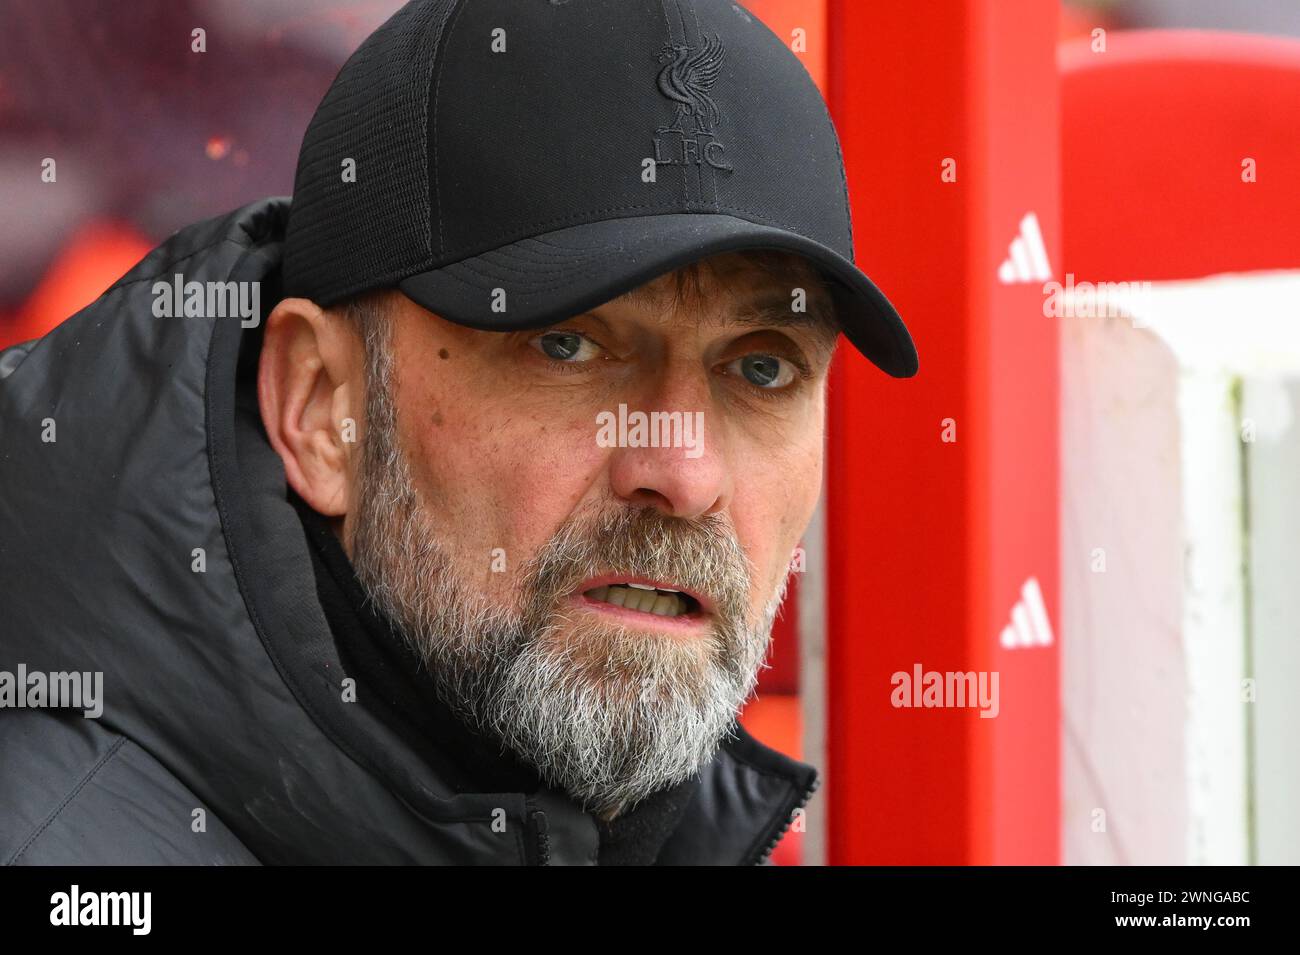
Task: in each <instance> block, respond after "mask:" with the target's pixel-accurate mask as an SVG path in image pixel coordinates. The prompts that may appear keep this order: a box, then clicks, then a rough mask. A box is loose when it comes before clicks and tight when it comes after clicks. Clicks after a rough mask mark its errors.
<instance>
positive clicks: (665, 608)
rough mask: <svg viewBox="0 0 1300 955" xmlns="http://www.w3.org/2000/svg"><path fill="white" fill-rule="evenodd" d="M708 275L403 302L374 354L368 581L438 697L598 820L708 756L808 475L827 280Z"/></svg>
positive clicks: (365, 515)
mask: <svg viewBox="0 0 1300 955" xmlns="http://www.w3.org/2000/svg"><path fill="white" fill-rule="evenodd" d="M709 266H710V268H706V269H705V270H703V271H702V272H701V275H700V277H701V279H702V283H703V284H702V286H701V291H702V293H703V294H702V295H699V296H694V295H687V296H686V297H685V298H684V299H682V300H674V297H673V295H672V290H673V288H672V283H671V278H670V277H665V278H663V279H660V280H658V281H656V282H654V283H650V284H649V285H648V286H645V287H643V288H642V289H640V290H638V291H637V292H636V293H633V294H632V295H630V296H624V297H622V298H620V299H615V300H613V301H611V302H608V303H606V304H605V305H602V306H600V307H598V308H596V309H593V310H592V311H591V312H589V313H587V314H584V315H579V316H575V317H573V318H572V319H569V320H567V321H564V322H561V323H559V324H557V325H554V326H551V327H549V328H546V329H542V330H533V331H527V332H519V333H508V334H507V333H500V332H484V331H477V330H472V329H467V328H464V327H461V326H458V325H454V324H452V323H449V322H446V321H443V320H441V319H439V318H437V317H436V316H432V315H431V314H430V313H428V312H427V311H425V310H423V309H421V308H420V307H419V306H417V305H415V304H414V303H412V302H411V301H410V300H408V299H406V298H405V297H404V296H400V295H393V296H391V297H390V299H389V303H390V304H389V318H388V322H389V325H388V336H389V337H388V340H387V347H386V348H384V347H380V348H379V349H378V350H379V351H380V352H382V353H384V354H382V355H380V356H378V357H379V359H380V360H379V362H378V363H376V356H375V355H372V356H371V366H370V372H369V374H368V378H369V379H370V380H369V381H368V383H367V390H368V395H367V423H366V426H365V427H366V433H365V435H364V437H363V443H365V444H367V445H368V446H367V447H366V448H365V450H364V453H363V455H362V456H361V460H360V463H359V464H358V466H357V472H356V476H355V480H353V481H352V482H351V487H350V492H349V497H350V498H351V502H350V504H349V508H348V513H347V517H346V519H345V522H344V525H343V538H344V541H345V543H346V545H347V546H348V548H349V551H350V553H351V556H352V558H353V562H354V564H355V565H356V567H357V572H358V575H359V576H360V577H361V579H362V582H363V583H364V584H365V585H366V586H367V588H368V589H370V590H371V592H372V593H374V594H375V596H376V599H377V600H378V601H379V603H380V605H381V607H383V608H384V609H385V610H386V611H387V612H388V613H389V614H390V616H392V617H394V618H395V620H396V621H397V622H398V623H399V624H400V625H401V627H402V629H403V630H404V632H405V633H406V635H407V636H408V638H409V639H410V640H411V641H412V643H413V645H414V646H416V648H417V649H418V650H420V652H421V653H423V654H424V656H425V657H426V659H428V661H429V663H430V669H431V672H433V673H434V674H435V677H436V678H438V679H439V680H440V682H441V683H442V685H443V688H444V695H445V696H447V697H448V699H449V702H451V703H452V704H453V705H454V706H456V707H457V708H458V709H459V710H460V711H461V712H462V713H463V714H464V715H465V716H466V717H467V718H469V719H471V720H472V721H473V722H474V723H476V724H478V725H479V727H480V728H481V729H485V730H489V731H491V732H493V733H495V734H496V735H498V736H500V737H504V738H505V740H506V742H507V743H508V744H509V745H510V746H511V747H512V748H513V749H514V750H515V751H516V752H519V753H520V754H521V755H522V756H523V757H524V758H525V759H526V760H528V761H529V762H532V763H533V764H534V765H536V766H537V767H538V769H539V770H540V771H541V772H542V774H543V776H545V777H547V778H548V779H549V780H550V781H551V782H552V783H553V784H558V785H561V786H563V787H564V788H567V789H568V790H569V791H570V792H571V793H573V794H574V795H575V796H577V797H578V798H580V799H582V800H583V801H584V802H586V803H588V804H589V805H590V806H593V807H594V808H596V809H598V810H600V811H603V812H606V813H609V812H614V811H617V810H618V809H619V808H620V807H626V806H627V805H628V804H630V803H633V802H635V801H637V800H639V799H640V798H642V797H644V796H645V795H648V794H649V793H650V792H653V791H654V790H655V789H657V788H662V787H663V786H665V785H670V784H672V783H675V782H678V781H680V780H681V779H683V778H685V776H686V775H689V774H690V773H691V772H693V771H694V770H695V769H698V768H699V766H700V765H701V764H702V763H703V762H705V761H707V759H708V758H710V757H711V755H712V751H713V749H714V747H715V746H716V744H717V742H718V741H719V739H720V737H721V735H722V734H723V733H724V732H725V729H726V726H727V725H728V724H729V722H730V719H731V718H733V717H734V715H735V713H736V710H737V709H738V708H739V706H740V705H741V704H742V703H743V702H744V700H745V699H746V698H747V696H748V695H749V694H750V693H751V692H752V688H753V684H754V681H755V679H756V675H757V670H758V669H759V667H760V665H761V662H762V660H763V657H764V656H765V653H766V649H767V642H768V638H769V634H770V628H771V623H772V614H773V613H774V612H775V610H776V608H777V605H778V602H779V599H780V596H781V594H782V593H783V590H784V584H785V580H786V576H787V573H788V569H789V565H790V561H791V557H792V555H793V552H794V549H795V547H796V545H797V544H798V542H799V538H800V535H801V534H802V533H803V530H804V528H805V527H806V526H807V523H808V520H809V519H810V517H811V515H812V511H813V508H814V507H815V505H816V500H817V496H818V493H819V491H820V487H821V474H822V442H823V422H824V413H825V383H826V373H827V368H828V365H829V361H830V357H831V352H832V350H833V347H834V340H835V339H834V334H835V333H834V330H833V328H832V327H831V326H830V325H829V324H828V322H827V321H826V320H825V319H824V318H822V317H821V315H820V313H819V305H820V304H821V300H820V299H819V297H820V296H824V295H825V294H826V293H825V292H824V290H823V289H821V288H820V286H819V285H818V284H816V283H815V280H814V279H813V278H812V276H811V275H800V274H798V273H796V274H795V275H794V276H792V277H791V276H785V275H783V276H781V277H779V278H778V277H774V276H773V275H771V274H769V273H767V272H766V271H763V270H761V269H758V268H757V267H755V266H754V265H753V264H752V263H750V262H749V261H748V260H747V259H746V258H745V257H743V256H739V255H725V256H719V257H716V258H714V259H712V260H710V262H709ZM796 287H798V288H801V289H803V290H805V294H806V296H807V299H808V304H807V311H806V312H804V311H796V310H795V309H794V308H792V303H794V302H796V301H797V299H796V297H795V296H796V293H795V288H796ZM385 355H386V356H387V361H388V364H387V366H386V367H383V365H384V357H385ZM384 378H387V381H386V382H385V381H383V380H382V379H384ZM376 379H380V380H376ZM656 413H658V415H656ZM639 415H644V419H643V420H642V424H643V425H644V426H643V427H642V428H641V429H640V430H638V429H637V424H638V420H639ZM664 422H667V426H666V427H665V426H664ZM620 425H622V427H620ZM661 428H662V429H663V430H660V429H661ZM652 434H653V437H652ZM660 439H663V440H660ZM665 444H666V445H668V446H663V445H665ZM654 445H659V446H654ZM674 445H675V446H674ZM650 587H654V588H657V589H658V593H655V592H654V591H652V590H649V589H647V588H650ZM674 592H675V593H674Z"/></svg>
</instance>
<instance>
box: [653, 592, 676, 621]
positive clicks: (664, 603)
mask: <svg viewBox="0 0 1300 955" xmlns="http://www.w3.org/2000/svg"><path fill="white" fill-rule="evenodd" d="M680 606H681V601H680V600H678V599H677V598H676V597H674V596H673V595H672V594H660V595H659V596H658V597H656V598H655V605H654V606H653V607H651V608H650V612H651V613H653V614H657V615H658V616H660V617H675V616H677V614H678V613H679V612H680V611H679V610H678V609H677V608H678V607H680Z"/></svg>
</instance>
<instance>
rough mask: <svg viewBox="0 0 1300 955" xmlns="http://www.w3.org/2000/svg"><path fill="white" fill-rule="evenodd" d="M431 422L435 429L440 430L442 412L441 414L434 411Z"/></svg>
mask: <svg viewBox="0 0 1300 955" xmlns="http://www.w3.org/2000/svg"><path fill="white" fill-rule="evenodd" d="M432 421H433V424H434V426H435V427H438V428H441V427H442V412H441V411H435V412H434V413H433V418H432Z"/></svg>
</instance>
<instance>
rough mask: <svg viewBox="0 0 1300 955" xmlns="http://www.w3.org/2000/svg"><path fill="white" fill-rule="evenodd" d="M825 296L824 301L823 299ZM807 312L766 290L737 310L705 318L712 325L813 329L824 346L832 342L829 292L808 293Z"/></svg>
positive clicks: (835, 326) (834, 331)
mask: <svg viewBox="0 0 1300 955" xmlns="http://www.w3.org/2000/svg"><path fill="white" fill-rule="evenodd" d="M823 298H824V301H823V300H822V299H823ZM806 305H807V311H803V312H796V311H795V310H794V309H793V308H792V298H791V297H790V296H787V295H785V294H783V293H768V294H766V295H761V296H759V297H758V298H756V299H753V300H750V301H745V302H743V303H742V304H741V305H740V306H739V307H738V308H737V309H735V310H733V311H729V312H726V313H725V314H724V315H721V316H717V317H714V316H710V317H709V318H707V319H704V321H706V322H708V323H709V324H711V325H714V326H720V325H733V324H734V325H741V326H744V327H747V328H768V327H776V328H801V329H806V330H808V331H810V332H812V333H813V334H814V335H815V336H816V337H817V338H818V339H819V341H820V342H821V344H823V345H824V346H825V347H826V348H828V349H829V348H831V347H833V346H834V344H835V340H836V337H837V336H838V335H839V333H840V327H839V322H838V321H836V318H835V306H834V303H833V301H832V300H831V298H830V293H829V292H826V293H824V295H823V296H818V295H816V294H809V296H808V301H807V303H806Z"/></svg>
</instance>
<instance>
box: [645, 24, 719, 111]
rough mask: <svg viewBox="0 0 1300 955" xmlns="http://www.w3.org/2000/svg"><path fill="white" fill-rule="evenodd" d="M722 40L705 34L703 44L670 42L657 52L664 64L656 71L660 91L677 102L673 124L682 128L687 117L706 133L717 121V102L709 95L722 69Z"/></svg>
mask: <svg viewBox="0 0 1300 955" xmlns="http://www.w3.org/2000/svg"><path fill="white" fill-rule="evenodd" d="M722 56H723V49H722V41H721V40H720V39H718V37H716V36H711V37H705V38H704V45H703V46H702V47H698V48H692V47H690V46H687V45H686V44H685V43H670V44H668V46H666V47H664V49H663V50H662V51H660V53H659V62H661V63H665V62H666V63H667V65H666V66H665V67H664V68H663V69H662V70H660V71H659V91H660V92H661V93H663V94H664V95H665V96H667V97H668V98H669V99H670V100H672V101H673V102H675V103H676V104H677V119H676V121H675V122H674V123H673V125H674V126H675V127H676V128H678V129H681V130H685V129H686V128H687V127H686V123H687V120H688V119H694V120H695V131H696V132H699V133H707V132H710V131H711V130H712V129H713V124H714V123H716V122H717V121H718V104H717V103H715V102H714V101H713V97H712V96H710V95H709V90H710V89H712V88H713V84H714V82H715V81H716V80H717V78H718V74H719V73H720V72H721V71H722Z"/></svg>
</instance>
